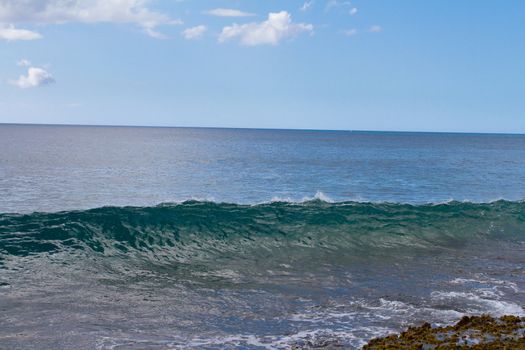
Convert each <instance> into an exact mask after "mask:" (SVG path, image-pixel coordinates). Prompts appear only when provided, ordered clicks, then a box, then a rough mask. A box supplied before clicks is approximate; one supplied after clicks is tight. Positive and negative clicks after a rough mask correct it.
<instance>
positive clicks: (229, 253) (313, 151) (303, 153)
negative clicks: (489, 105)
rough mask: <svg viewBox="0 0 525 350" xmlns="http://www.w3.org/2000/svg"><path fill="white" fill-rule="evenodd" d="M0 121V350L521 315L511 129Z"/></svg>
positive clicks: (523, 282) (523, 235)
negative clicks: (449, 131) (474, 131)
mask: <svg viewBox="0 0 525 350" xmlns="http://www.w3.org/2000/svg"><path fill="white" fill-rule="evenodd" d="M0 134H1V135H2V136H3V137H1V138H0V144H1V145H2V150H3V152H2V153H1V155H0V173H1V175H2V176H1V178H0V191H1V192H0V193H2V196H1V197H0V208H1V209H2V210H1V212H3V214H0V310H1V312H0V348H6V349H43V348H44V349H48V348H49V349H71V348H77V349H94V348H96V349H187V348H194V349H225V348H226V349H246V348H249V349H252V348H253V349H258V348H261V349H289V348H291V347H292V346H300V347H305V348H308V347H313V346H317V345H318V346H320V345H325V346H329V345H334V346H335V345H337V346H342V347H344V348H349V349H357V348H359V347H360V346H361V345H363V344H364V343H365V342H366V340H368V339H370V338H372V337H374V336H378V335H383V334H387V333H390V332H394V331H399V330H401V329H403V328H404V327H406V326H408V325H412V324H414V323H419V322H422V321H430V322H432V323H434V324H445V323H449V322H454V321H456V320H457V319H459V318H460V317H461V316H462V315H463V314H480V313H491V314H493V315H502V314H508V313H512V314H520V315H523V314H524V310H523V308H522V307H523V305H525V294H524V292H523V291H524V288H525V272H524V271H525V269H523V266H524V263H525V250H524V249H525V203H523V202H522V201H520V200H519V199H520V198H523V197H524V196H523V194H524V191H525V186H523V184H525V178H524V176H525V154H524V153H525V142H524V141H525V139H524V138H523V137H522V136H506V135H441V134H398V133H392V134H389V133H386V134H385V133H377V134H375V133H343V132H292V131H252V130H200V129H155V128H151V129H150V128H144V129H141V128H97V127H92V128H91V127H37V126H0ZM317 191H319V193H318V194H317V195H316V196H315V198H314V194H315V193H316V192H317ZM321 191H323V192H322V193H321ZM303 197H307V198H311V199H307V200H304V201H302V200H301V199H302V198H303ZM187 198H201V200H200V201H197V200H193V201H184V199H187ZM203 198H204V199H212V198H215V199H216V201H215V202H212V201H209V200H208V201H203V200H202V199H203ZM272 198H274V201H270V200H271V199H272ZM495 198H504V199H505V200H498V201H491V200H492V199H495ZM356 199H359V200H361V202H356V201H355V200H356ZM446 199H456V201H445V200H446ZM463 199H471V200H472V201H477V202H480V203H472V202H461V201H457V200H463ZM179 200H180V201H183V202H179V203H172V204H169V203H165V204H162V205H157V204H158V203H160V202H166V201H179ZM221 200H223V201H229V202H236V203H237V204H227V203H219V201H221ZM291 200H298V201H291ZM385 201H386V202H390V203H385ZM440 201H442V203H435V202H440ZM264 202H266V203H264ZM257 203H259V204H257ZM425 203H427V204H425ZM433 203H434V204H433ZM103 205H113V206H107V207H101V206H103ZM123 205H128V206H125V207H124V206H123ZM129 205H134V206H129ZM96 207H99V208H96ZM88 208H95V209H88ZM35 210H38V211H43V212H40V213H32V212H33V211H35Z"/></svg>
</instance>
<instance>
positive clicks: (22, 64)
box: [16, 58, 31, 67]
mask: <svg viewBox="0 0 525 350" xmlns="http://www.w3.org/2000/svg"><path fill="white" fill-rule="evenodd" d="M16 65H17V66H20V67H28V66H30V65H31V62H29V61H28V60H26V59H25V58H24V59H21V60H20V61H18V62H16Z"/></svg>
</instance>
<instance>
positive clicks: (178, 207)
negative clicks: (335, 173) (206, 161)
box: [0, 200, 525, 263]
mask: <svg viewBox="0 0 525 350" xmlns="http://www.w3.org/2000/svg"><path fill="white" fill-rule="evenodd" d="M524 237H525V203H524V202H509V201H496V202H492V203H465V202H450V203H444V204H427V205H409V204H395V203H356V202H345V203H327V202H323V201H320V200H314V201H310V202H305V203H286V202H274V203H267V204H259V205H238V204H225V203H213V202H198V201H189V202H184V203H181V204H164V205H159V206H155V207H103V208H97V209H91V210H83V211H68V212H58V213H33V214H27V215H22V214H0V259H1V260H5V259H8V258H12V257H16V256H21V257H25V256H34V255H51V254H56V253H59V252H79V251H82V252H84V253H86V254H95V255H97V256H121V257H126V256H133V257H137V256H140V257H142V258H147V259H154V260H159V261H163V260H167V261H179V262H184V263H191V262H192V261H193V260H194V259H197V260H198V259H207V258H212V257H216V256H218V255H229V256H231V257H235V256H242V255H247V254H252V253H253V252H254V251H257V250H261V249H262V250H266V251H269V252H271V251H272V250H273V249H280V248H287V249H288V248H294V247H297V248H298V249H299V248H300V249H311V248H316V249H317V250H316V251H319V252H321V251H325V252H326V251H338V250H344V251H346V252H354V253H355V254H360V253H365V254H369V253H370V252H374V251H375V252H378V251H379V252H380V251H382V250H388V249H433V248H440V247H441V248H442V247H452V246H454V247H457V246H460V245H462V244H468V243H469V242H472V241H479V240H483V239H487V240H493V239H496V240H501V239H504V240H511V241H512V240H514V241H516V240H520V239H523V238H524ZM290 254H293V249H292V250H290Z"/></svg>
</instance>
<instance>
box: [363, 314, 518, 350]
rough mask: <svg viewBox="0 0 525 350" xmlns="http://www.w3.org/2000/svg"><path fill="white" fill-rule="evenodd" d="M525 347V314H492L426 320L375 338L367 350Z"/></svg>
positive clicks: (365, 348)
mask: <svg viewBox="0 0 525 350" xmlns="http://www.w3.org/2000/svg"><path fill="white" fill-rule="evenodd" d="M387 349H388V350H395V349H406V350H419V349H421V350H434V349H436V350H448V349H473V350H481V349H483V350H485V349H487V350H492V349H505V350H507V349H508V350H510V349H518V350H521V349H523V350H525V317H521V318H520V317H518V316H503V317H500V318H493V317H491V316H488V315H482V316H472V317H468V316H465V317H463V318H462V319H461V320H460V321H459V322H458V323H456V324H455V325H452V326H447V327H432V326H431V325H430V324H429V323H424V324H423V325H421V326H419V327H410V328H408V329H407V330H406V331H404V332H402V333H401V334H392V335H389V336H386V337H383V338H376V339H372V340H371V341H369V342H368V344H367V345H365V346H364V347H363V350H387Z"/></svg>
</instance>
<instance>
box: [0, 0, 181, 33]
mask: <svg viewBox="0 0 525 350" xmlns="http://www.w3.org/2000/svg"><path fill="white" fill-rule="evenodd" d="M147 3H148V0H0V23H40V24H42V23H44V24H45V23H55V24H56V23H67V22H81V23H97V22H108V23H134V24H136V25H138V26H140V27H141V28H142V29H143V30H144V31H145V32H146V33H148V34H149V35H150V36H153V37H162V35H161V34H160V33H159V32H157V31H156V30H155V28H156V27H158V26H161V25H170V24H179V23H180V21H178V20H173V19H171V18H170V17H169V16H167V15H165V14H163V13H160V12H156V11H152V10H150V9H149V8H148V7H147ZM35 34H37V33H35ZM25 36H26V37H30V34H29V33H26V34H25ZM26 40H29V39H26Z"/></svg>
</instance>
